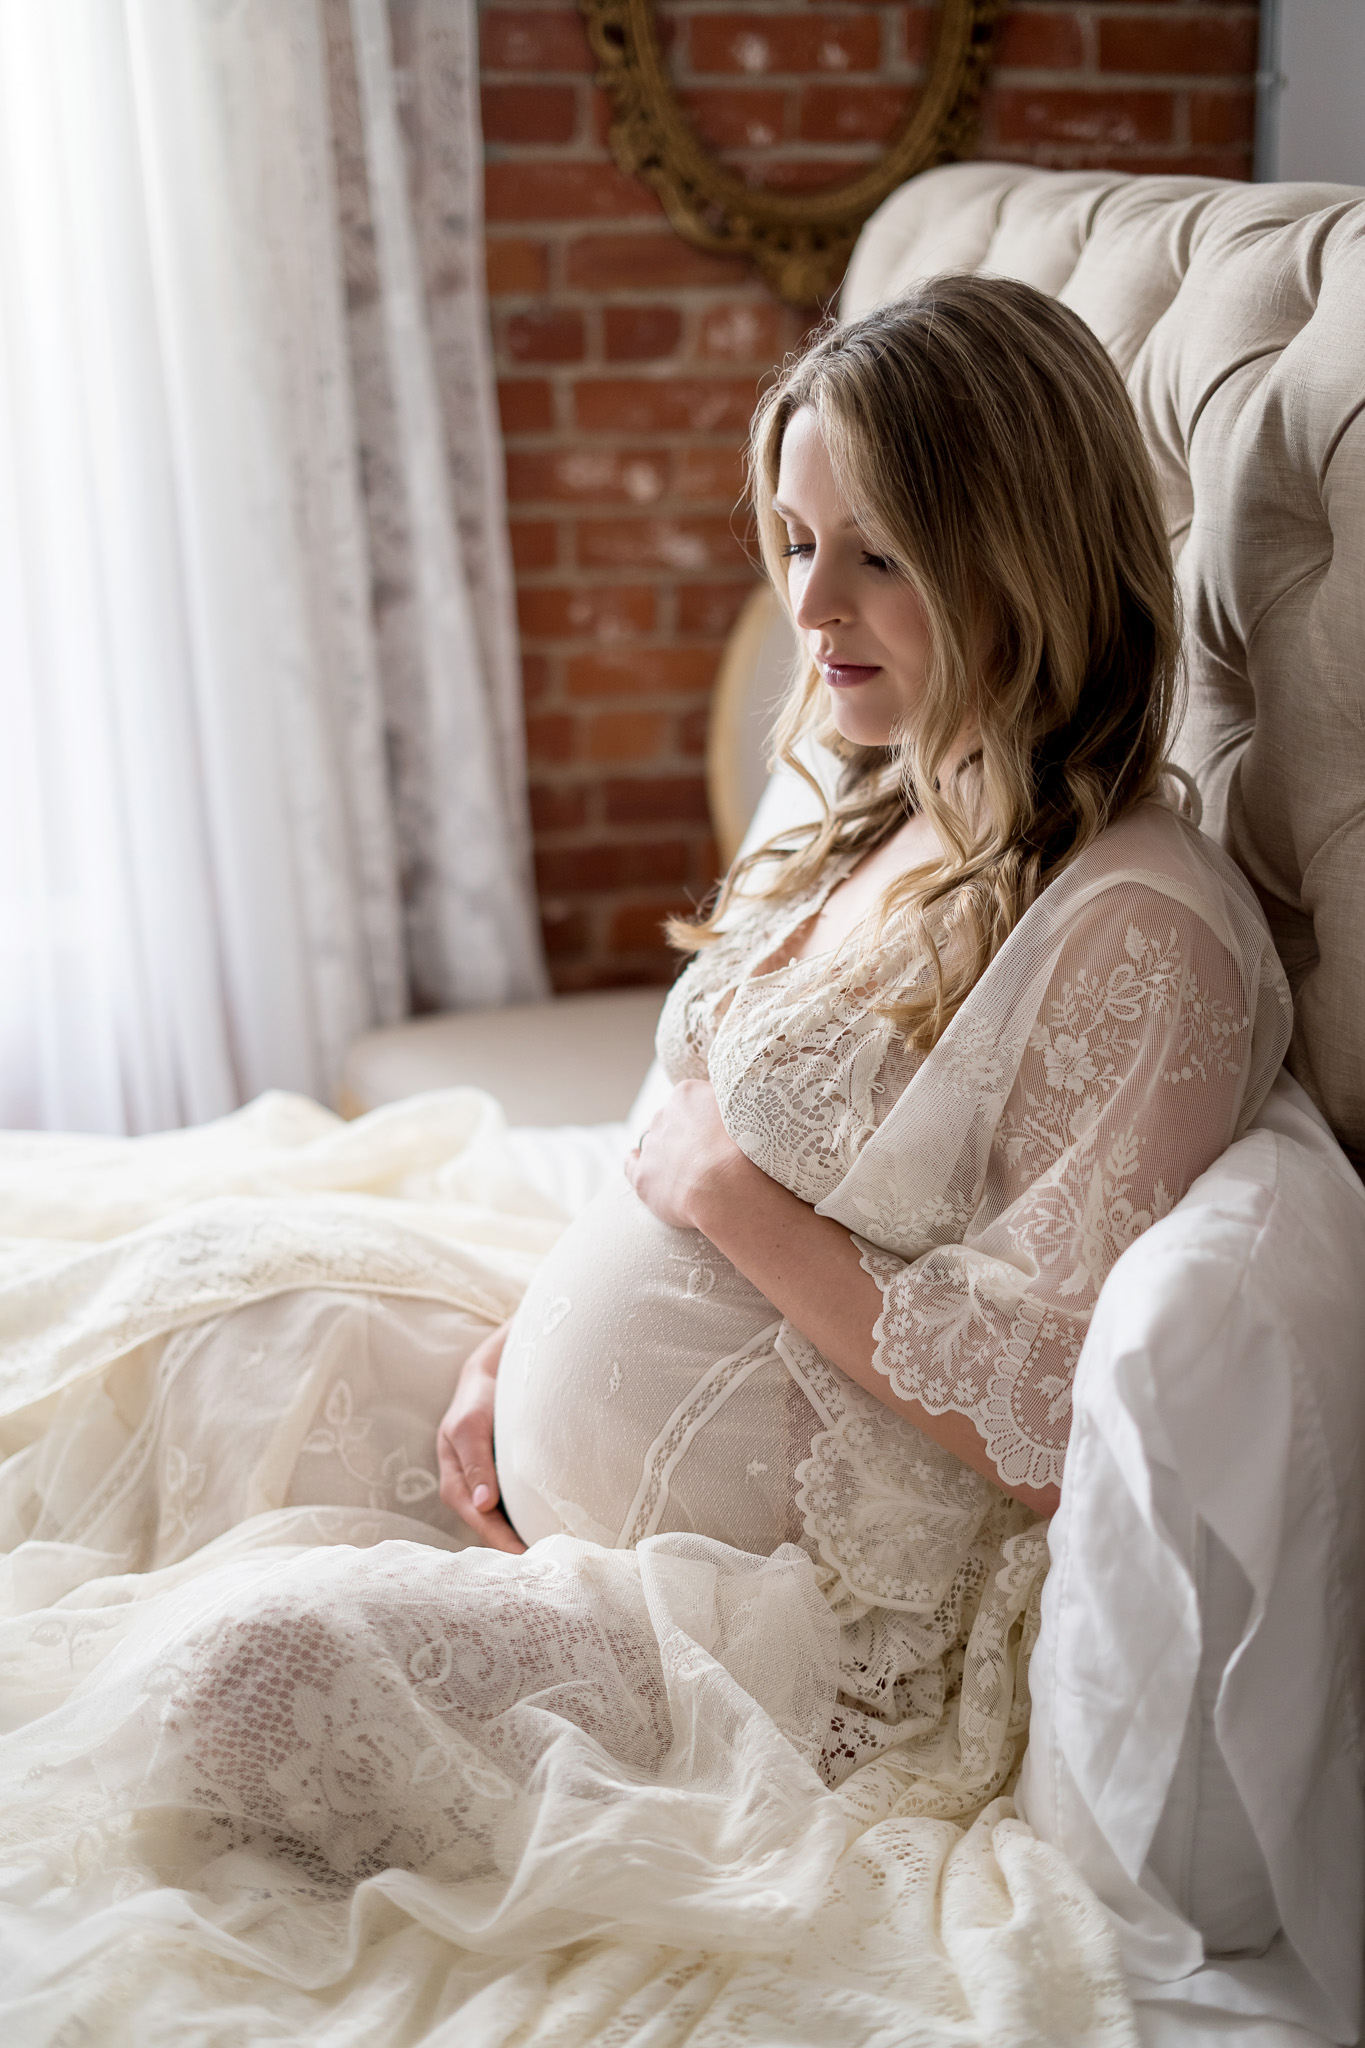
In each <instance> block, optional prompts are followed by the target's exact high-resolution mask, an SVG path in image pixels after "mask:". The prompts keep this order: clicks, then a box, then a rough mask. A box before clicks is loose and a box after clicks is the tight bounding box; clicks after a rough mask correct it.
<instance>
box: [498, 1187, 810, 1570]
mask: <svg viewBox="0 0 1365 2048" xmlns="http://www.w3.org/2000/svg"><path fill="white" fill-rule="evenodd" d="M778 1322H779V1319H778V1317H777V1314H776V1311H775V1310H774V1309H773V1307H772V1305H771V1303H770V1302H768V1301H766V1300H765V1299H764V1297H763V1296H762V1295H761V1294H760V1293H759V1292H758V1290H757V1289H756V1288H755V1287H752V1286H751V1285H750V1284H749V1282H748V1281H747V1280H746V1279H745V1278H744V1277H743V1275H742V1274H740V1273H738V1272H737V1271H736V1270H735V1268H734V1267H733V1266H732V1265H731V1264H730V1262H729V1260H728V1259H724V1258H722V1257H721V1255H720V1253H719V1252H717V1251H716V1249H715V1247H714V1246H713V1245H711V1244H710V1243H708V1241H707V1240H706V1239H705V1238H704V1237H702V1236H701V1235H700V1233H699V1232H696V1231H685V1230H672V1229H670V1228H669V1227H668V1226H667V1225H666V1224H663V1223H660V1222H659V1220H658V1218H657V1217H655V1216H654V1215H652V1214H651V1212H650V1211H649V1210H648V1209H647V1208H646V1207H645V1206H644V1204H643V1202H641V1201H640V1200H639V1199H638V1197H637V1196H636V1195H635V1194H634V1192H633V1191H632V1189H631V1188H630V1187H629V1186H627V1185H626V1184H625V1183H624V1182H623V1183H622V1185H621V1187H620V1188H619V1189H610V1190H608V1191H607V1192H606V1193H604V1194H602V1195H600V1196H599V1197H598V1198H597V1200H596V1201H595V1202H593V1203H592V1204H591V1205H590V1206H589V1207H588V1208H587V1209H585V1210H584V1211H583V1213H582V1214H581V1215H580V1216H579V1217H578V1218H577V1219H576V1220H575V1222H574V1223H572V1224H571V1225H570V1227H569V1229H568V1230H567V1231H566V1232H565V1233H564V1236H563V1237H562V1238H561V1239H560V1240H559V1242H558V1244H557V1245H556V1246H555V1248H554V1250H553V1251H552V1252H551V1253H550V1256H549V1257H548V1258H547V1259H546V1261H545V1263H544V1265H543V1266H542V1267H541V1268H540V1270H539V1272H538V1273H537V1275H536V1277H535V1279H534V1281H533V1282H532V1283H531V1286H530V1287H529V1289H528V1290H527V1293H526V1296H525V1299H524V1300H523V1302H522V1304H521V1307H520V1308H519V1309H518V1311H517V1314H516V1316H515V1318H514V1319H513V1323H512V1327H511V1330H510V1331H509V1332H508V1337H507V1344H506V1348H505V1349H504V1352H503V1356H502V1363H501V1365H500V1367H499V1370H498V1389H497V1408H496V1413H495V1435H496V1452H497V1467H498V1481H499V1485H500V1486H501V1489H502V1496H503V1505H504V1507H505V1509H506V1512H507V1515H508V1517H509V1519H510V1520H511V1522H512V1524H513V1526H514V1527H515V1528H516V1529H517V1531H518V1533H519V1534H520V1535H521V1537H522V1539H523V1541H525V1542H527V1543H534V1542H536V1541H537V1540H538V1538H540V1537H542V1536H548V1535H553V1534H557V1533H560V1532H567V1533H568V1534H570V1535H573V1536H580V1537H585V1538H587V1539H588V1540H590V1541H592V1542H596V1543H604V1544H609V1545H613V1546H616V1547H620V1546H623V1545H629V1544H634V1543H638V1542H639V1541H640V1540H641V1538H642V1537H644V1536H648V1535H652V1534H654V1533H655V1532H656V1531H657V1530H662V1529H690V1530H695V1531H697V1532H698V1533H700V1534H703V1535H707V1536H713V1537H716V1538H718V1539H719V1540H720V1541H722V1542H725V1543H732V1544H734V1545H735V1546H736V1548H738V1549H742V1550H748V1551H753V1552H757V1553H760V1554H763V1555H766V1554H767V1553H769V1552H770V1551H772V1550H775V1549H776V1548H777V1546H778V1544H780V1543H785V1542H791V1541H793V1540H796V1539H797V1538H799V1536H800V1533H801V1521H800V1516H799V1515H798V1514H797V1512H796V1510H795V1507H794V1504H793V1503H794V1492H795V1487H794V1480H793V1475H794V1472H795V1469H796V1466H797V1465H798V1464H800V1462H801V1460H802V1459H803V1458H804V1457H805V1456H806V1455H807V1454H808V1452H809V1450H810V1442H811V1437H812V1435H813V1433H814V1432H815V1430H816V1429H817V1428H818V1427H819V1424H818V1420H817V1418H816V1415H815V1411H814V1410H813V1409H812V1408H811V1406H810V1403H809V1402H808V1401H807V1399H806V1397H805V1395H804V1393H803V1392H802V1391H801V1389H800V1387H799V1386H798V1385H797V1384H796V1382H795V1381H794V1380H793V1379H792V1377H791V1375H790V1373H789V1372H788V1371H787V1369H786V1367H785V1365H784V1364H783V1362H782V1358H781V1355H780V1353H779V1351H778V1349H777V1346H776V1341H775V1340H776V1336H777V1331H778Z"/></svg>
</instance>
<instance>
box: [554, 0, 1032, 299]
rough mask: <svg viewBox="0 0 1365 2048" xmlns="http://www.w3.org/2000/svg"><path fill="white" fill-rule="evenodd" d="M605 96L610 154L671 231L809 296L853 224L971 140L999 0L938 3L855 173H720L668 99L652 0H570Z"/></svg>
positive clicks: (789, 292) (827, 280)
mask: <svg viewBox="0 0 1365 2048" xmlns="http://www.w3.org/2000/svg"><path fill="white" fill-rule="evenodd" d="M579 4H580V6H581V8H582V11H583V15H584V19H585V20H586V22H587V25H588V35H589V39H590V40H591V43H592V47H593V49H594V51H595V52H596V55H597V57H598V59H599V61H600V63H601V67H602V68H601V70H600V71H599V73H598V82H599V83H600V84H601V85H604V86H605V87H606V89H607V91H608V93H609V94H610V95H611V101H612V107H613V110H614V119H613V121H612V126H611V135H610V141H611V148H612V154H613V155H614V156H615V158H616V161H617V163H618V164H620V166H621V168H622V170H624V171H629V172H633V173H634V174H635V175H637V176H638V177H641V178H644V179H645V180H646V181H647V182H648V183H649V184H651V185H652V186H653V187H654V189H655V191H656V192H657V193H658V194H659V197H660V198H661V199H662V201H663V203H664V209H665V211H666V213H667V214H668V217H669V219H670V221H672V223H673V225H674V227H675V228H676V229H677V231H678V233H679V234H680V235H683V236H684V237H685V238H686V239H687V240H688V241H689V242H693V243H695V244H696V245H697V247H698V248H701V249H712V250H716V251H719V252H720V253H722V254H725V255H741V256H748V257H750V258H751V259H752V261H753V262H754V263H755V264H756V265H757V266H758V269H759V271H760V272H761V273H762V275H763V277H764V278H765V279H766V280H767V282H768V284H769V285H771V287H772V289H773V290H774V291H775V292H776V293H777V295H778V297H779V298H783V299H786V300H787V301H788V302H789V303H790V304H791V305H795V306H811V305H818V304H819V303H820V302H821V301H823V300H825V299H827V298H828V297H829V296H830V294H831V293H832V292H833V291H834V290H835V288H836V286H837V285H838V283H839V280H840V278H841V277H842V276H843V273H844V267H845V265H846V264H847V262H848V257H849V252H850V250H851V249H852V247H853V244H854V242H855V240H856V239H857V235H858V230H859V229H860V228H861V226H862V224H863V222H864V221H865V220H866V219H867V217H868V215H869V214H870V213H871V212H872V211H873V209H874V208H875V207H877V206H880V204H881V202H882V200H883V199H885V198H886V197H887V195H888V194H889V193H891V192H894V190H895V189H896V187H897V185H901V184H903V183H904V182H905V180H906V179H907V178H911V177H913V176H914V175H915V173H916V172H917V171H923V170H927V169H928V167H929V166H930V164H937V163H943V162H945V161H947V160H948V159H949V158H951V157H956V156H961V155H963V154H965V152H966V151H967V150H968V149H969V148H970V147H971V145H972V142H973V140H974V139H975V134H976V127H977V119H978V107H979V103H980V98H981V87H982V83H983V80H984V78H985V73H986V67H987V64H988V62H989V58H990V49H991V39H992V36H993V33H994V28H995V23H996V20H997V18H998V16H999V14H1000V13H1001V11H1002V6H1003V0H940V6H939V20H938V32H937V37H936V40H935V44H934V54H933V61H932V63H931V65H930V69H929V76H928V78H927V79H926V81H925V84H924V89H923V91H922V92H921V94H920V97H919V100H918V103H917V104H916V105H915V106H914V107H913V109H912V110H911V111H910V112H909V113H908V114H907V116H906V119H905V120H904V121H903V122H902V124H901V126H900V128H899V129H898V130H897V132H896V133H895V135H893V136H892V138H891V140H890V142H889V143H888V144H887V146H886V149H885V150H884V151H883V153H882V155H881V156H880V157H879V158H878V159H877V161H876V162H875V163H873V164H868V165H867V167H866V168H865V169H864V170H861V171H859V172H857V173H856V175H855V176H853V177H851V178H847V179H845V180H844V181H843V182H842V183H840V184H837V185H826V186H818V187H816V188H815V189H814V190H812V191H805V192H777V191H767V190H765V189H763V188H762V187H757V188H756V187H754V186H751V185H749V184H747V183H746V182H745V181H744V179H743V178H741V177H739V176H738V175H737V174H736V173H735V172H733V171H731V170H727V169H726V167H725V166H724V165H723V164H722V163H720V162H719V160H718V159H717V158H716V156H715V155H714V153H713V152H712V151H711V150H710V149H708V147H707V146H706V144H705V143H703V142H702V141H701V139H700V137H699V136H698V135H697V133H696V131H695V129H694V128H693V126H692V123H691V122H690V120H689V119H688V117H687V115H686V114H685V113H684V111H683V109H682V107H681V105H680V104H679V102H678V96H677V92H676V91H675V89H674V86H673V82H672V80H671V79H670V77H669V75H668V67H667V64H666V62H665V59H664V54H663V50H662V48H661V47H660V43H659V35H658V29H657V27H656V23H655V16H654V5H653V0H579Z"/></svg>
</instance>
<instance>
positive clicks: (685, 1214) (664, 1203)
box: [626, 1081, 754, 1230]
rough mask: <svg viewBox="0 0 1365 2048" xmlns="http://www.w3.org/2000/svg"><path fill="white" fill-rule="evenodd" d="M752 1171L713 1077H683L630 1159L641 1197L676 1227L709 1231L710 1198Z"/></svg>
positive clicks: (630, 1170) (630, 1173) (630, 1171)
mask: <svg viewBox="0 0 1365 2048" xmlns="http://www.w3.org/2000/svg"><path fill="white" fill-rule="evenodd" d="M753 1171H754V1169H753V1167H752V1166H751V1165H750V1163H749V1161H748V1160H747V1159H746V1158H745V1156H744V1154H743V1153H742V1152H741V1151H740V1149H739V1147H738V1145H737V1144H736V1143H735V1141H734V1139H733V1138H732V1137H731V1136H730V1133H729V1132H728V1131H727V1130H726V1128H725V1126H724V1124H723V1123H722V1122H721V1119H720V1109H719V1107H718V1106H717V1103H716V1091H715V1089H714V1088H713V1087H712V1086H711V1083H710V1082H709V1081H680V1082H679V1083H678V1085H677V1087H676V1088H675V1089H674V1090H673V1093H672V1094H671V1095H670V1096H669V1098H668V1100H667V1102H666V1103H665V1104H664V1106H663V1108H662V1109H661V1110H660V1111H659V1113H658V1115H657V1116H656V1117H655V1119H654V1121H653V1123H652V1124H651V1125H650V1127H649V1129H648V1130H647V1131H646V1132H645V1134H644V1137H643V1138H641V1140H640V1142H639V1144H638V1145H637V1146H636V1148H635V1150H634V1151H633V1152H631V1153H629V1154H628V1155H627V1158H626V1179H627V1180H628V1181H629V1182H630V1184H631V1186H632V1187H633V1188H634V1190H635V1192H636V1194H637V1195H638V1196H639V1197H640V1200H641V1201H642V1202H643V1203H644V1205H645V1207H646V1208H647V1209H652V1210H653V1212H654V1214H655V1215H656V1216H657V1217H658V1219H659V1221H660V1222H661V1223H668V1224H671V1225H672V1227H673V1228H674V1229H675V1230H704V1229H705V1227H706V1226H705V1224H704V1223H703V1222H702V1220H701V1217H702V1214H703V1212H704V1211H705V1209H706V1207H707V1204H708V1201H709V1199H710V1198H712V1197H714V1196H715V1194H716V1193H717V1192H718V1191H719V1189H720V1188H721V1187H722V1186H723V1185H724V1183H725V1182H727V1181H728V1180H731V1179H733V1178H736V1177H739V1176H742V1175H744V1174H745V1173H752V1172H753Z"/></svg>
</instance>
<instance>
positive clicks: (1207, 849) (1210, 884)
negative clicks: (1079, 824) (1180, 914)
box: [1029, 798, 1271, 956]
mask: <svg viewBox="0 0 1365 2048" xmlns="http://www.w3.org/2000/svg"><path fill="white" fill-rule="evenodd" d="M1135 893H1141V894H1144V895H1147V896H1149V897H1151V898H1163V899H1165V901H1166V903H1167V904H1168V905H1170V906H1171V907H1172V910H1173V912H1174V911H1175V910H1176V909H1177V907H1179V908H1180V909H1183V911H1184V912H1186V913H1189V914H1192V915H1193V916H1195V917H1197V918H1198V919H1200V920H1201V921H1202V922H1203V923H1204V924H1205V925H1207V926H1209V927H1210V928H1211V930H1212V931H1213V932H1214V934H1215V935H1216V936H1217V937H1218V938H1219V939H1220V940H1221V941H1222V943H1223V944H1224V945H1225V946H1226V947H1227V948H1228V950H1229V951H1230V952H1233V953H1236V954H1238V955H1239V956H1245V955H1246V954H1247V953H1255V954H1258V955H1259V954H1260V953H1261V952H1262V951H1263V950H1265V949H1266V948H1268V947H1269V946H1270V944H1271V940H1270V931H1269V927H1268V926H1267V924H1266V921H1265V915H1264V913H1263V911H1262V910H1261V906H1260V904H1259V903H1258V902H1257V900H1256V896H1255V892H1254V891H1253V889H1252V888H1251V885H1250V883H1249V882H1248V881H1247V879H1246V877H1245V876H1244V875H1243V874H1242V872H1241V870H1240V868H1238V867H1237V865H1236V863H1235V862H1234V861H1232V860H1231V859H1230V858H1229V856H1228V855H1227V854H1226V853H1224V851H1223V849H1222V848H1221V847H1220V846H1218V845H1217V844H1216V843H1215V841H1213V840H1212V839H1210V838H1209V837H1208V835H1207V834H1206V833H1204V832H1202V831H1201V830H1200V829H1199V827H1198V825H1196V824H1195V823H1194V821H1193V820H1192V819H1190V818H1187V817H1183V816H1182V815H1181V814H1180V813H1179V812H1178V811H1177V810H1175V809H1174V808H1173V807H1172V806H1171V805H1170V804H1169V803H1165V802H1163V801H1161V800H1160V799H1157V798H1149V799H1147V800H1146V801H1144V802H1142V803H1139V804H1135V805H1134V806H1133V807H1132V809H1131V810H1129V811H1126V812H1125V813H1124V814H1123V816H1122V817H1121V818H1117V819H1116V820H1115V821H1114V823H1113V824H1112V825H1110V826H1108V827H1107V828H1106V830H1105V831H1103V832H1101V833H1099V834H1098V835H1097V836H1096V838H1094V839H1093V840H1091V842H1090V844H1089V845H1088V846H1087V847H1085V848H1084V849H1083V850H1082V851H1081V852H1080V853H1079V854H1078V855H1077V856H1076V858H1075V860H1073V861H1072V862H1070V864H1069V865H1068V866H1067V867H1066V868H1065V869H1064V870H1063V871H1062V873H1061V874H1060V875H1059V876H1058V877H1057V878H1056V880H1055V881H1053V882H1051V883H1049V884H1048V887H1047V888H1046V889H1045V890H1044V892H1043V894H1042V895H1041V896H1040V897H1039V899H1038V901H1037V903H1036V904H1035V905H1034V909H1036V910H1045V911H1046V913H1047V917H1046V921H1047V922H1049V923H1051V922H1053V921H1054V920H1057V919H1062V920H1064V921H1066V922H1068V923H1069V922H1071V921H1072V920H1074V919H1075V917H1076V916H1077V915H1078V914H1080V913H1081V912H1082V911H1083V910H1086V909H1087V908H1088V909H1089V912H1090V916H1091V917H1092V918H1094V919H1098V920H1102V919H1103V918H1104V917H1105V916H1106V915H1113V916H1122V915H1123V914H1124V902H1125V900H1129V901H1130V900H1131V899H1132V897H1133V895H1134V894H1135ZM1029 916H1032V911H1030V912H1029ZM1039 921H1040V922H1043V921H1044V920H1042V919H1040V920H1039Z"/></svg>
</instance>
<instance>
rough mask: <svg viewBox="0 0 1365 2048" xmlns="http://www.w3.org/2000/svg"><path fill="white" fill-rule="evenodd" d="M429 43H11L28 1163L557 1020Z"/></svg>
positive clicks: (7, 448)
mask: <svg viewBox="0 0 1365 2048" xmlns="http://www.w3.org/2000/svg"><path fill="white" fill-rule="evenodd" d="M437 14H438V11H437V9H436V8H435V6H434V5H428V4H419V5H417V6H407V7H405V8H403V9H402V10H401V15H400V16H399V17H398V19H399V25H400V28H401V40H400V42H399V45H398V47H397V48H395V42H394V38H393V35H392V32H391V26H390V20H389V12H388V9H387V7H386V6H385V4H384V0H351V4H350V5H349V6H347V5H346V4H345V0H51V4H48V5H44V6H42V7H34V6H31V5H29V4H27V0H0V729H3V731H4V733H5V736H6V737H5V744H4V746H3V748H0V1124H7V1125H11V1126H38V1127H43V1126H46V1127H49V1128H58V1129H61V1128H65V1129H82V1130H92V1131H133V1132H136V1131H146V1130H154V1129H159V1128H165V1127H168V1126H171V1125H175V1124H179V1123H184V1122H192V1121H199V1120H202V1119H204V1118H208V1117H212V1116H216V1115H219V1114H221V1113H223V1112H224V1111H226V1110H228V1109H230V1108H232V1107H233V1106H235V1105H236V1104H238V1103H240V1102H242V1101H245V1100H247V1099H250V1098H251V1097H252V1096H254V1095H256V1094H258V1093H259V1092H260V1091H261V1090H262V1089H264V1088H267V1087H272V1086H274V1087H287V1088H292V1089H297V1090H300V1091H303V1092H305V1093H309V1094H312V1095H316V1096H320V1097H322V1098H324V1099H325V1098H327V1097H328V1096H329V1095H330V1093H331V1089H332V1086H333V1084H334V1081H335V1077H336V1073H337V1070H338V1066H339V1062H340V1059H341V1057H342V1054H343V1053H344V1050H345V1048H346V1046H347V1044H348V1043H349V1042H350V1040H351V1039H352V1037H354V1035H355V1034H356V1033H357V1032H359V1031H361V1030H363V1029H365V1028H366V1027H367V1026H369V1025H371V1024H374V1023H377V1022H385V1021H390V1020H392V1019H394V1018H396V1017H398V1016H401V1015H402V1014H404V1012H405V1011H406V1010H407V1008H408V1007H409V1005H410V1003H411V1002H412V1001H414V1000H416V1001H417V1002H418V1003H420V1004H421V1005H423V1006H447V1005H449V1006H454V1005H459V1004H461V1003H470V1002H478V1003H491V1002H498V1001H511V1000H516V999H517V998H519V997H522V996H527V995H533V994H536V993H538V992H540V990H541V989H542V987H543V968H542V965H541V961H540V955H539V951H538V942H537V938H536V934H535V921H534V899H533V895H532V891H531V887H530V881H529V839H528V832H527V827H526V820H525V795H524V774H523V764H522V760H521V755H520V749H519V732H520V702H519V676H518V669H517V652H516V639H515V626H514V620H513V613H512V597H511V575H510V567H509V564H508V560H507V541H506V529H505V520H504V509H503V501H502V477H501V456H500V449H499V445H498V441H497V432H496V424H495V414H494V411H493V399H492V383H491V374H490V368H489V350H488V342H487V334H486V308H485V304H484V300H483V297H482V222H481V215H480V205H481V184H480V162H481V147H480V136H479V129H478V118H477V105H476V101H475V97H474V92H475V84H476V80H475V73H474V66H475V63H476V56H475V50H476V37H475V29H474V22H473V8H472V5H468V4H454V5H448V6H443V7H441V8H440V10H439V19H438V18H437ZM414 93H415V94H416V95H418V96H419V97H421V98H422V99H423V100H424V101H425V104H424V105H423V106H422V107H420V108H419V109H418V110H417V111H418V112H419V113H420V114H421V115H422V119H421V120H420V121H412V122H411V123H410V126H411V129H412V131H413V134H415V135H416V136H417V137H420V138H421V140H422V144H423V148H422V151H421V152H417V153H415V152H414V150H413V148H412V136H411V135H409V136H405V134H404V131H403V126H402V123H401V122H400V106H402V107H403V111H404V113H405V114H410V113H411V112H412V111H413V110H412V106H411V100H412V95H413V94H414ZM405 97H406V103H405ZM437 144H439V147H437V146H435V145H437ZM436 217H439V222H440V229H439V234H440V244H439V251H438V254H439V261H440V292H439V295H433V294H432V293H431V292H430V291H429V289H428V283H427V278H426V276H425V275H424V263H423V255H424V251H425V253H426V255H427V268H430V265H431V252H432V249H433V237H432V233H431V232H430V226H429V224H430V222H431V220H432V219H433V218H436ZM424 225H425V226H426V227H427V232H426V234H425V238H424ZM452 450H453V451H455V452H454V455H453V457H451V458H449V459H448V451H452Z"/></svg>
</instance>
